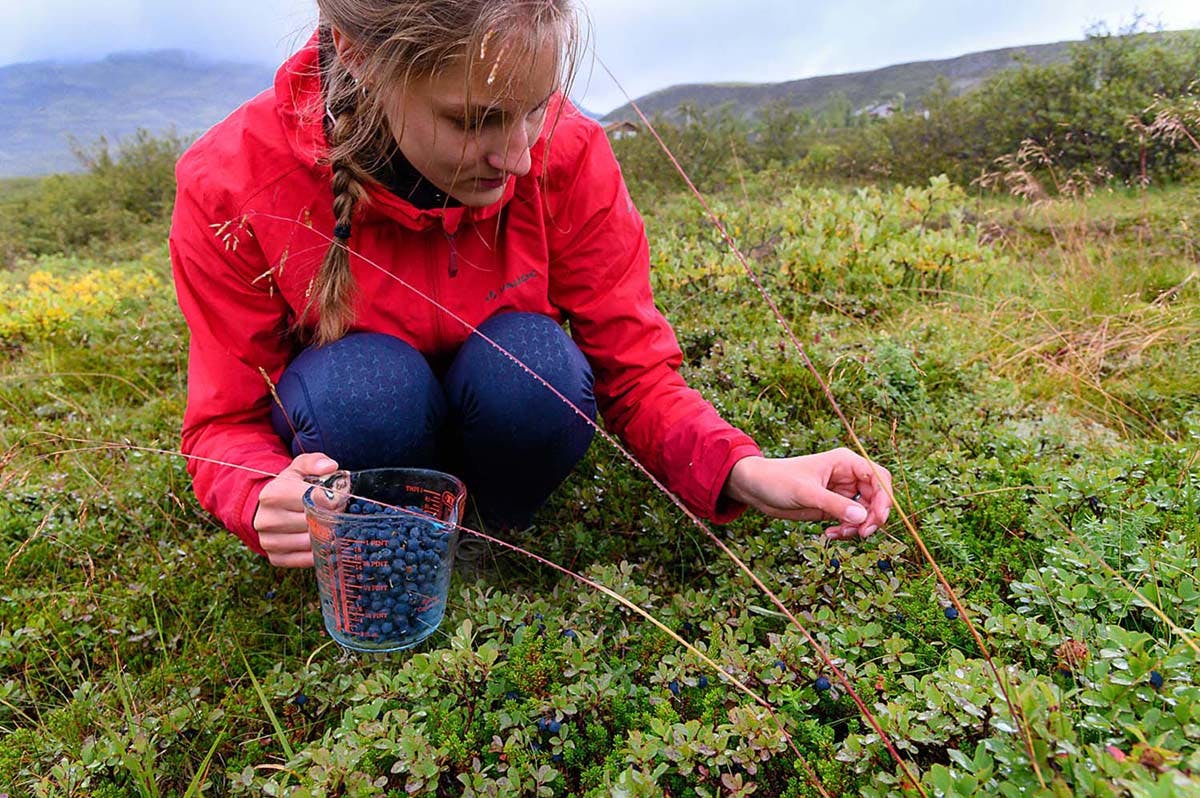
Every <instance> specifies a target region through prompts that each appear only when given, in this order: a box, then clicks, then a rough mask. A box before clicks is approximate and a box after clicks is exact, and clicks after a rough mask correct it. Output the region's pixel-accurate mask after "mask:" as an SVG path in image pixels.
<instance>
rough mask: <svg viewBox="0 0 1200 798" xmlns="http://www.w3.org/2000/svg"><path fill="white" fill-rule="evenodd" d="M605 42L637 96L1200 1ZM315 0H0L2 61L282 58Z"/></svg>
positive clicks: (596, 82)
mask: <svg viewBox="0 0 1200 798" xmlns="http://www.w3.org/2000/svg"><path fill="white" fill-rule="evenodd" d="M584 7H585V8H586V9H587V11H588V12H589V14H590V17H591V19H592V25H591V31H592V33H591V41H592V43H593V44H594V49H595V52H596V54H597V55H598V56H599V58H600V59H602V60H603V61H604V62H605V63H606V64H607V65H608V66H609V68H610V69H611V70H612V71H613V72H614V74H615V75H616V77H617V78H618V79H619V80H620V81H621V83H622V84H623V85H624V87H625V90H626V91H628V92H629V94H630V95H631V96H633V97H638V96H640V95H642V94H645V93H647V92H650V91H653V90H655V89H661V88H665V87H667V86H669V85H673V84H676V83H692V82H707V81H749V82H776V81H784V80H795V79H797V78H804V77H812V76H814V75H826V74H834V73H840V72H854V71H859V70H865V69H875V68H878V67H882V66H888V65H890V64H897V63H904V62H907V61H922V60H927V59H935V58H949V57H952V56H956V55H962V54H963V53H968V52H974V51H977V50H988V49H993V48H997V47H1008V46H1013V45H1019V44H1036V43H1042V42H1052V41H1060V40H1063V39H1079V38H1082V37H1083V34H1084V31H1085V30H1086V29H1087V28H1088V27H1089V26H1090V25H1093V24H1095V23H1098V22H1103V23H1106V24H1107V25H1108V26H1109V28H1110V29H1116V28H1119V27H1121V26H1122V25H1123V24H1126V23H1128V22H1129V21H1130V20H1131V19H1132V18H1133V16H1134V14H1135V13H1137V12H1138V11H1140V12H1141V13H1142V14H1144V15H1145V16H1146V18H1147V19H1148V20H1149V21H1150V22H1151V23H1155V24H1161V25H1162V26H1163V27H1165V28H1168V29H1181V28H1200V2H1197V0H1141V2H1137V3H1135V2H1131V1H1130V0H1057V2H1054V3H1050V2H1047V0H1006V1H1005V2H990V1H984V0H953V1H952V0H891V2H883V1H882V0H841V2H832V3H830V2H820V3H814V2H802V1H801V0H590V2H587V1H586V0H585V2H584ZM315 21H316V3H315V0H202V1H201V2H198V1H197V0H187V1H186V2H184V0H104V1H103V2H97V0H38V2H28V1H26V0H0V65H4V64H11V63H17V62H22V61H37V60H44V59H64V60H86V59H92V58H98V57H101V56H104V55H106V54H108V53H110V52H117V51H126V50H150V49H163V48H182V49H187V50H193V51H196V52H198V53H201V54H204V55H208V56H212V57H215V58H222V59H231V60H237V61H247V62H254V63H270V64H276V63H278V62H279V61H280V60H281V59H282V58H283V57H284V56H286V55H287V54H288V53H289V52H291V51H292V50H294V49H295V48H296V47H298V46H299V45H300V44H302V43H303V42H304V40H305V39H306V38H307V36H308V32H309V31H310V29H311V27H312V26H313V24H314V23H315ZM574 96H575V98H576V99H577V100H580V101H581V102H582V103H583V104H584V105H585V106H586V107H587V108H589V109H591V110H593V111H598V112H606V111H610V110H612V109H613V108H615V107H617V106H618V105H621V104H622V103H623V102H624V97H623V95H622V94H621V92H620V90H618V89H617V88H616V87H615V86H614V85H613V83H612V81H611V80H610V79H609V77H608V76H607V75H606V74H604V72H603V70H601V69H600V68H599V67H598V66H596V67H594V68H589V64H588V63H587V61H586V60H585V64H584V65H583V68H582V70H581V74H580V76H579V78H578V81H577V85H576V89H575V92H574Z"/></svg>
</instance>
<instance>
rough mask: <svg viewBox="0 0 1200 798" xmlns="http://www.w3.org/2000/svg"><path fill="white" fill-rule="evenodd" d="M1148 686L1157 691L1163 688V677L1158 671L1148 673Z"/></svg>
mask: <svg viewBox="0 0 1200 798" xmlns="http://www.w3.org/2000/svg"><path fill="white" fill-rule="evenodd" d="M1150 686H1151V687H1153V688H1154V689H1155V690H1158V689H1159V688H1161V687H1162V686H1163V676H1162V674H1161V673H1159V672H1158V671H1150Z"/></svg>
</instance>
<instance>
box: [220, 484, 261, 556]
mask: <svg viewBox="0 0 1200 798" xmlns="http://www.w3.org/2000/svg"><path fill="white" fill-rule="evenodd" d="M270 481H271V477H261V478H259V479H250V480H246V482H245V484H244V486H243V487H242V488H241V490H240V492H241V493H242V495H241V497H239V499H238V500H236V501H234V503H233V506H234V507H240V508H241V510H240V511H239V512H238V514H237V517H236V518H233V519H230V520H232V521H233V523H232V524H230V527H229V531H230V532H232V533H233V534H235V535H237V536H238V537H239V538H241V539H242V542H243V543H245V544H246V545H247V546H249V547H250V551H252V552H254V553H255V554H260V555H262V556H263V557H266V556H267V552H266V549H264V548H263V547H262V542H261V541H260V540H259V537H258V530H257V529H255V528H254V515H255V513H257V512H258V496H259V494H260V493H262V490H263V488H265V487H266V486H267V483H268V482H270Z"/></svg>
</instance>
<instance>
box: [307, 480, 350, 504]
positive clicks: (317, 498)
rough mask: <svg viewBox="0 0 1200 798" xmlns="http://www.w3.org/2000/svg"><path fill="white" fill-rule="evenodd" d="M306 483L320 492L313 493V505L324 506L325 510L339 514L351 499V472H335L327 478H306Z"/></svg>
mask: <svg viewBox="0 0 1200 798" xmlns="http://www.w3.org/2000/svg"><path fill="white" fill-rule="evenodd" d="M304 481H305V482H307V483H308V484H310V485H315V486H316V487H317V488H320V490H315V491H313V493H312V497H313V504H320V505H323V509H326V510H332V511H334V512H339V511H340V509H341V508H342V507H344V506H345V505H346V501H347V499H349V497H350V472H349V471H345V470H340V471H334V472H333V473H332V474H330V475H329V476H327V477H318V476H312V475H309V476H306V477H304Z"/></svg>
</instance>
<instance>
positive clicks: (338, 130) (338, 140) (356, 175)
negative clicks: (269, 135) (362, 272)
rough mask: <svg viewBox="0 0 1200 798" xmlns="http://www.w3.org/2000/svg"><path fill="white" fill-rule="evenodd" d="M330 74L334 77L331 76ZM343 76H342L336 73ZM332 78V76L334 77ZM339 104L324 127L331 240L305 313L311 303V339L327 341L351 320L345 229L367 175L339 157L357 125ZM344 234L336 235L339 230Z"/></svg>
mask: <svg viewBox="0 0 1200 798" xmlns="http://www.w3.org/2000/svg"><path fill="white" fill-rule="evenodd" d="M331 77H334V76H331ZM337 77H343V79H344V76H337ZM335 79H336V78H335ZM338 105H340V106H341V107H340V108H338V109H337V110H336V111H331V113H330V116H331V117H332V124H331V125H330V126H329V129H328V136H329V146H330V152H331V153H332V160H331V162H330V166H331V168H332V171H333V180H332V188H333V219H334V230H335V231H336V232H335V234H334V240H333V242H332V243H331V244H330V245H329V249H328V250H326V252H325V260H324V261H323V262H322V263H321V268H320V270H319V271H318V272H317V276H316V279H315V280H314V281H313V285H312V291H311V295H310V296H309V299H308V305H307V306H306V307H305V312H304V314H302V318H303V316H306V315H307V314H308V311H309V309H311V308H313V307H314V306H315V307H316V309H317V310H318V311H319V313H320V317H319V318H318V319H317V327H316V333H315V336H314V338H315V341H316V343H317V344H318V345H320V344H327V343H331V342H333V341H336V340H337V339H339V338H341V337H342V336H343V335H345V333H346V328H347V327H349V326H350V323H351V322H352V321H353V319H354V277H353V276H352V275H351V273H350V244H349V238H350V235H349V231H350V230H351V221H352V220H353V217H354V209H355V208H356V207H357V205H358V202H359V201H360V200H362V199H363V198H364V197H365V196H366V191H365V189H364V188H363V184H364V183H365V182H366V181H368V180H369V179H370V178H369V177H368V175H367V173H366V172H365V171H364V170H363V168H362V167H361V166H360V165H359V164H358V163H357V162H356V161H355V159H354V158H351V157H339V152H340V151H341V150H344V149H345V148H343V147H340V146H339V145H341V144H343V143H344V142H346V141H348V140H349V139H350V138H351V137H352V136H353V135H354V131H355V128H356V127H357V122H358V120H357V119H356V114H355V107H354V104H353V103H339V104H338ZM343 231H344V232H345V233H346V235H344V236H343V235H340V234H341V233H342V232H343Z"/></svg>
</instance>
